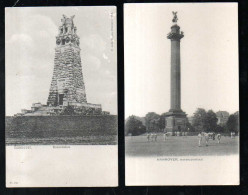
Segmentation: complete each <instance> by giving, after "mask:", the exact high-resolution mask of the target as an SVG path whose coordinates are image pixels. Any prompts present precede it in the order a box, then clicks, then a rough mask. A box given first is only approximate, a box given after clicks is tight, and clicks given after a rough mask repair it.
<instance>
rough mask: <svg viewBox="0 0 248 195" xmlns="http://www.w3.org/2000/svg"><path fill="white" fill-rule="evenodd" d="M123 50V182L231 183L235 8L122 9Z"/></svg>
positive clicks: (235, 171) (235, 130) (235, 145)
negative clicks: (124, 180)
mask: <svg viewBox="0 0 248 195" xmlns="http://www.w3.org/2000/svg"><path fill="white" fill-rule="evenodd" d="M124 47H125V57H124V58H125V156H126V157H125V171H126V173H125V175H126V176H125V179H126V185H128V186H135V185H238V184H239V77H238V76H239V72H238V69H239V65H238V4H237V3H180V4H179V3H178V4H174V3H165V4H125V6H124Z"/></svg>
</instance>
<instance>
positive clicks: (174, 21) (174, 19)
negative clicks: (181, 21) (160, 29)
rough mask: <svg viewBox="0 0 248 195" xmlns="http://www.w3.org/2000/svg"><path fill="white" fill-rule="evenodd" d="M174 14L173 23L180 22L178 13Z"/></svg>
mask: <svg viewBox="0 0 248 195" xmlns="http://www.w3.org/2000/svg"><path fill="white" fill-rule="evenodd" d="M172 14H173V15H174V17H173V19H172V22H173V23H177V21H178V18H177V12H172Z"/></svg>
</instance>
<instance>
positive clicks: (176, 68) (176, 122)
mask: <svg viewBox="0 0 248 195" xmlns="http://www.w3.org/2000/svg"><path fill="white" fill-rule="evenodd" d="M173 14H174V18H173V20H172V21H173V23H174V24H173V25H172V27H171V31H170V32H169V33H168V35H167V38H168V39H170V40H171V83H170V84H171V91H170V93H171V94H170V101H171V102H170V103H171V105H170V110H169V112H167V113H166V130H167V131H169V132H173V133H174V132H175V131H178V132H181V131H184V130H185V128H186V114H185V113H184V112H183V111H182V110H181V69H180V66H181V61H180V40H181V39H182V38H183V37H184V35H183V32H180V27H179V26H178V25H177V20H178V18H177V15H176V14H177V13H176V12H173Z"/></svg>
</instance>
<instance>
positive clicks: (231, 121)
mask: <svg viewBox="0 0 248 195" xmlns="http://www.w3.org/2000/svg"><path fill="white" fill-rule="evenodd" d="M226 130H227V131H228V132H233V131H234V132H236V133H237V132H238V131H239V117H238V115H234V114H231V115H230V116H229V118H228V120H227V122H226Z"/></svg>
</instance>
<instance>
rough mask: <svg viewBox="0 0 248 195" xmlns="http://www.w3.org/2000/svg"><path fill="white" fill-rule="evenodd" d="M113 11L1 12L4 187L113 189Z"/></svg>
mask: <svg viewBox="0 0 248 195" xmlns="http://www.w3.org/2000/svg"><path fill="white" fill-rule="evenodd" d="M116 30H117V28H116V7H115V6H85V7H25V8H24V7H23V8H20V7H19V8H6V9H5V57H6V64H5V75H6V85H5V87H6V90H5V91H6V100H5V106H6V113H5V115H6V117H5V135H6V138H5V140H6V187H107V186H109V187H110V186H118V143H117V142H118V116H117V113H118V111H117V49H116V46H117V43H116V41H117V38H116V35H117V33H116Z"/></svg>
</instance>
